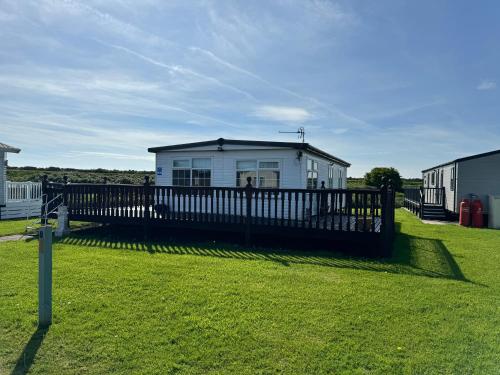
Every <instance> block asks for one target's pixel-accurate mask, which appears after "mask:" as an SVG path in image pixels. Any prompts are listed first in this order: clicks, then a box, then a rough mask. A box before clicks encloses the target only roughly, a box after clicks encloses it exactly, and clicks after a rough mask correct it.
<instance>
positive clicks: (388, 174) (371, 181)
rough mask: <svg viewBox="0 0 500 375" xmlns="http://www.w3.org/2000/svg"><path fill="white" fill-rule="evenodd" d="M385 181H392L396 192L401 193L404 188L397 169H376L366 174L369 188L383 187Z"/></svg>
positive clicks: (366, 182)
mask: <svg viewBox="0 0 500 375" xmlns="http://www.w3.org/2000/svg"><path fill="white" fill-rule="evenodd" d="M384 179H387V180H389V179H390V180H391V181H392V186H393V187H394V189H395V190H396V191H400V190H401V188H402V187H403V183H402V181H401V175H400V174H399V172H398V170H397V169H395V168H387V167H376V168H373V169H372V170H371V171H370V172H368V173H367V174H365V184H366V185H368V186H375V187H381V186H382V184H383V183H384V182H383V181H384Z"/></svg>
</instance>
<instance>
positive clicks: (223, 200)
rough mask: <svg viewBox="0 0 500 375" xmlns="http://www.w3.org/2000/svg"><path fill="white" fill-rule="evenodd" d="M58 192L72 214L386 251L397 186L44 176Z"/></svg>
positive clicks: (50, 194) (48, 188) (147, 226)
mask: <svg viewBox="0 0 500 375" xmlns="http://www.w3.org/2000/svg"><path fill="white" fill-rule="evenodd" d="M43 186H44V189H45V192H46V194H47V197H54V196H56V195H57V194H61V196H62V201H63V203H64V204H65V205H66V206H67V207H68V214H69V218H70V219H71V220H81V221H94V222H103V223H117V224H141V225H143V226H144V230H145V233H146V234H147V233H148V232H149V231H150V230H151V228H154V227H159V226H163V227H184V228H200V229H206V228H209V229H213V230H221V231H234V232H242V233H244V236H245V239H246V242H247V243H249V242H250V241H251V237H252V235H253V234H258V233H270V234H277V235H279V234H283V235H286V236H298V237H302V238H304V237H311V238H328V239H335V237H337V238H338V239H349V238H351V239H358V240H363V239H365V240H367V242H373V240H377V241H379V242H380V244H381V247H382V248H383V251H382V253H384V254H389V253H390V248H391V244H392V239H393V235H394V191H393V189H392V187H390V186H385V187H383V188H382V189H377V190H374V189H373V190H372V189H352V190H351V189H325V188H324V183H323V184H322V188H321V189H317V190H307V189H261V188H254V187H252V185H251V184H250V181H249V182H248V184H247V186H246V187H245V188H233V187H172V186H152V185H150V183H149V179H148V178H146V179H145V183H144V185H110V184H71V183H66V184H53V183H48V182H47V181H45V183H44V184H43Z"/></svg>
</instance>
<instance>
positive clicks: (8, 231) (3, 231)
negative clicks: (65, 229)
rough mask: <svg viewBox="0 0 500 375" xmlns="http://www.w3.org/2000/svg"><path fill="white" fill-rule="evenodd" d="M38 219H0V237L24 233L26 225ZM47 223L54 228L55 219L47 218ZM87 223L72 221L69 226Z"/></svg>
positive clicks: (55, 224) (55, 225)
mask: <svg viewBox="0 0 500 375" xmlns="http://www.w3.org/2000/svg"><path fill="white" fill-rule="evenodd" d="M37 221H39V219H37V218H36V217H34V218H30V219H29V220H26V219H13V220H0V237H2V236H10V235H12V234H24V233H25V232H26V226H34V225H35V226H36V225H38V224H34V223H35V222H37ZM49 223H50V224H51V225H52V226H53V227H54V228H56V227H57V220H53V219H51V220H49ZM89 225H90V224H89V223H85V222H81V221H72V222H71V228H81V227H85V226H89Z"/></svg>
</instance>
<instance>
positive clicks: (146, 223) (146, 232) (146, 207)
mask: <svg viewBox="0 0 500 375" xmlns="http://www.w3.org/2000/svg"><path fill="white" fill-rule="evenodd" d="M150 185H151V184H150V182H149V176H144V239H145V240H148V239H149V219H150V217H151V214H150V210H149V205H150V203H149V195H150Z"/></svg>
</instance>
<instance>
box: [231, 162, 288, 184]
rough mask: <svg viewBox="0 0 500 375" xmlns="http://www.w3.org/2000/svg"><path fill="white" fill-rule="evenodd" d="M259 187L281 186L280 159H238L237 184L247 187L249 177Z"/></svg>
mask: <svg viewBox="0 0 500 375" xmlns="http://www.w3.org/2000/svg"><path fill="white" fill-rule="evenodd" d="M248 177H250V178H251V179H252V185H253V186H254V187H258V188H273V189H274V188H276V189H277V188H279V186H280V163H279V162H278V161H257V160H238V161H236V186H237V187H245V186H246V184H247V178H248Z"/></svg>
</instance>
